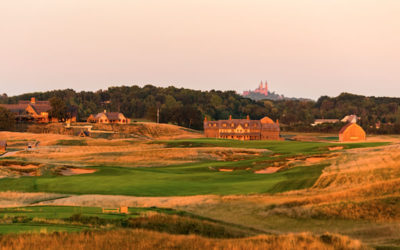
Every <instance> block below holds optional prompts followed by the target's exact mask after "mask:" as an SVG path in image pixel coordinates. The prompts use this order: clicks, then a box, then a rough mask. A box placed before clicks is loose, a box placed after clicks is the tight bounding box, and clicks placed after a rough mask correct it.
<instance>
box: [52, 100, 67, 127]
mask: <svg viewBox="0 0 400 250" xmlns="http://www.w3.org/2000/svg"><path fill="white" fill-rule="evenodd" d="M49 101H50V105H51V110H50V112H49V115H50V117H54V118H57V119H58V121H65V120H66V119H67V118H68V109H67V105H66V104H65V102H64V101H63V100H62V99H61V98H58V97H52V98H50V100H49Z"/></svg>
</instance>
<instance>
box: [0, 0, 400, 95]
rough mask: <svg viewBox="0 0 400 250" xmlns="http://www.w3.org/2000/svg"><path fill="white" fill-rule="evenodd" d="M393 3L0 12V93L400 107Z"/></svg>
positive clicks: (55, 5) (186, 4)
mask: <svg viewBox="0 0 400 250" xmlns="http://www.w3.org/2000/svg"><path fill="white" fill-rule="evenodd" d="M398 13H400V1H396V0H382V1H373V0H348V1H345V0H325V1H320V0H302V1H296V0H280V1H264V0H250V1H244V0H231V1H227V0H221V1H217V2H216V1H211V0H204V1H201V2H195V1H183V0H171V1H155V0H149V1H125V0H115V1H106V0H96V1H95V0H87V1H78V0H69V1H66V0H59V1H50V0H38V1H29V0H21V1H8V0H5V1H2V2H1V3H0V32H1V34H4V35H3V36H2V39H0V86H1V89H0V92H1V93H7V94H8V95H10V96H11V95H16V94H22V93H28V92H37V91H47V90H53V89H66V88H72V89H74V90H77V91H81V90H89V91H96V90H99V89H106V88H107V87H109V86H121V85H128V86H130V85H139V86H143V85H146V84H152V85H155V86H162V87H166V86H170V85H173V86H176V87H184V88H191V89H198V90H211V89H216V90H235V91H237V92H239V93H240V92H241V91H243V90H248V89H254V88H256V87H257V86H258V84H259V82H260V81H261V80H262V81H265V80H267V81H268V82H269V87H270V90H271V91H275V92H276V93H279V94H284V95H285V96H288V97H304V98H312V99H317V98H318V97H319V96H322V95H329V96H337V95H338V94H340V93H342V92H349V93H354V94H361V95H368V96H392V97H394V96H400V84H399V83H400V75H399V73H398V66H399V65H400V48H399V45H398V44H400V43H399V42H400V16H399V15H398Z"/></svg>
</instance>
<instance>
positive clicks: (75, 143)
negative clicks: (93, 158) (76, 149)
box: [56, 140, 88, 146]
mask: <svg viewBox="0 0 400 250" xmlns="http://www.w3.org/2000/svg"><path fill="white" fill-rule="evenodd" d="M56 145H57V146H87V145H88V144H87V142H86V140H58V141H57V143H56Z"/></svg>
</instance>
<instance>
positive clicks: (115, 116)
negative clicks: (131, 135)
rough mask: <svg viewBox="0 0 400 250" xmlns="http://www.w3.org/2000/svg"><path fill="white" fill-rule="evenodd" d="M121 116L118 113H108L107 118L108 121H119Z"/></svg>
mask: <svg viewBox="0 0 400 250" xmlns="http://www.w3.org/2000/svg"><path fill="white" fill-rule="evenodd" d="M119 114H121V113H118V112H110V113H106V116H107V118H108V120H118V119H119Z"/></svg>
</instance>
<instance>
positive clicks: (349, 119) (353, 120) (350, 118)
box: [340, 115, 360, 123]
mask: <svg viewBox="0 0 400 250" xmlns="http://www.w3.org/2000/svg"><path fill="white" fill-rule="evenodd" d="M359 119H360V117H358V116H356V115H346V116H345V117H344V118H343V119H342V120H340V121H341V122H349V123H357V121H358V120H359Z"/></svg>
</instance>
